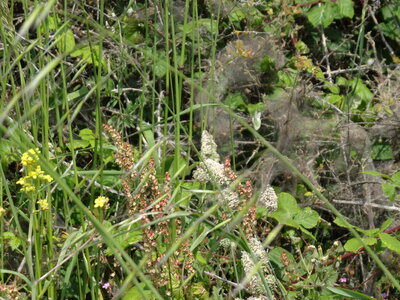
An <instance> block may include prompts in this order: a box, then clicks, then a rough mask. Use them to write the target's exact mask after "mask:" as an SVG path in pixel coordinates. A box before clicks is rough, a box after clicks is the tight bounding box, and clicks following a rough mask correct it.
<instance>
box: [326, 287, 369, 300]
mask: <svg viewBox="0 0 400 300" xmlns="http://www.w3.org/2000/svg"><path fill="white" fill-rule="evenodd" d="M325 289H327V290H329V291H330V292H332V293H334V294H336V295H339V296H343V297H346V298H352V299H365V300H375V298H371V297H370V296H367V295H365V294H362V293H359V292H355V291H352V290H349V289H344V288H339V287H325Z"/></svg>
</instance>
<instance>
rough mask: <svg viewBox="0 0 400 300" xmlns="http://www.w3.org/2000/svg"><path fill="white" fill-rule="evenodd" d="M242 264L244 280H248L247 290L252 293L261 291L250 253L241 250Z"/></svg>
mask: <svg viewBox="0 0 400 300" xmlns="http://www.w3.org/2000/svg"><path fill="white" fill-rule="evenodd" d="M241 260H242V265H243V269H244V272H245V274H246V279H245V280H246V281H247V282H248V290H249V292H250V293H252V294H260V293H262V291H263V290H262V287H261V279H260V276H259V275H258V273H254V272H255V265H254V262H253V260H252V259H251V257H250V255H249V254H248V253H247V252H245V251H242V259H241Z"/></svg>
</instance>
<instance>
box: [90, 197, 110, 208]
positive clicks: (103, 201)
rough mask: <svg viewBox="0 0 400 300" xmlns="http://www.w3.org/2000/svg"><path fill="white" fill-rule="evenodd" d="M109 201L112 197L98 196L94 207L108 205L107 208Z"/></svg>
mask: <svg viewBox="0 0 400 300" xmlns="http://www.w3.org/2000/svg"><path fill="white" fill-rule="evenodd" d="M108 201H110V199H108V197H104V196H99V197H97V198H96V200H94V207H104V206H106V208H107V204H108Z"/></svg>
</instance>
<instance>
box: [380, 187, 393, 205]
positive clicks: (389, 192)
mask: <svg viewBox="0 0 400 300" xmlns="http://www.w3.org/2000/svg"><path fill="white" fill-rule="evenodd" d="M381 187H382V191H383V193H384V194H385V195H386V196H387V197H388V198H389V200H390V201H394V198H395V197H396V187H395V186H394V185H392V184H388V183H382V184H381Z"/></svg>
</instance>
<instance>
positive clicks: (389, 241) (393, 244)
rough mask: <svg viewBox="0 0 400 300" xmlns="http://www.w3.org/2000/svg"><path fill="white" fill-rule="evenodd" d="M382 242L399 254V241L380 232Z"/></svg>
mask: <svg viewBox="0 0 400 300" xmlns="http://www.w3.org/2000/svg"><path fill="white" fill-rule="evenodd" d="M379 237H380V239H381V241H382V243H383V244H384V245H385V246H386V247H388V249H390V250H392V251H394V252H396V253H397V254H400V241H399V240H398V239H396V238H395V237H393V236H391V235H390V234H387V233H384V232H382V233H381V234H379Z"/></svg>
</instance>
